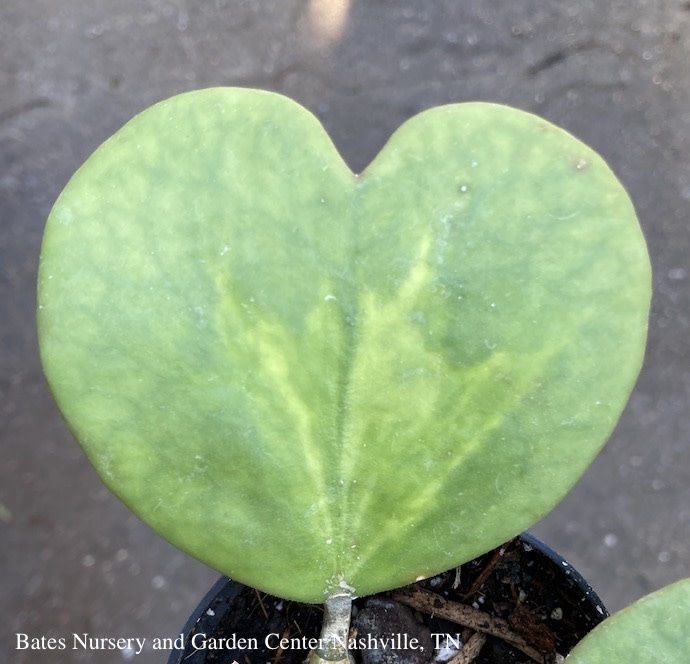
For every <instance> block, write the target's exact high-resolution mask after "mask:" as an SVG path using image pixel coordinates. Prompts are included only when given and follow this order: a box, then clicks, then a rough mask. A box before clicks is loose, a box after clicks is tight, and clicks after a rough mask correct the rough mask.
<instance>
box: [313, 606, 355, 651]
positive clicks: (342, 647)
mask: <svg viewBox="0 0 690 664" xmlns="http://www.w3.org/2000/svg"><path fill="white" fill-rule="evenodd" d="M351 615H352V595H349V594H347V593H339V594H337V595H330V596H329V597H327V598H326V601H325V602H324V615H323V625H322V626H321V637H320V639H319V647H318V648H316V649H315V650H312V651H310V652H309V656H308V657H307V660H306V662H307V664H323V663H324V662H328V663H332V662H347V661H348V660H349V654H348V651H347V640H348V635H349V632H350V616H351Z"/></svg>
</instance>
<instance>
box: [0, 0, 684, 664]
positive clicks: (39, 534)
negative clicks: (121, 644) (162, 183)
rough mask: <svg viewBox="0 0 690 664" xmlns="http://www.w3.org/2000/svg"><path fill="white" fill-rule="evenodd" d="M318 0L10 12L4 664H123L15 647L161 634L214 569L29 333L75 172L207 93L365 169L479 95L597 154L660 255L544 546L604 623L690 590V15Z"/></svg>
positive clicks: (0, 611) (2, 209) (5, 48)
mask: <svg viewBox="0 0 690 664" xmlns="http://www.w3.org/2000/svg"><path fill="white" fill-rule="evenodd" d="M326 4H327V5H328V7H330V13H329V12H324V11H323V7H321V5H323V3H320V2H317V1H316V0H313V1H306V0H302V1H300V0H276V1H274V2H269V1H268V0H266V1H264V0H236V1H234V0H196V1H194V2H192V1H191V0H89V2H78V1H76V0H31V1H30V2H27V1H26V0H3V1H2V4H0V664H4V663H5V662H7V663H9V662H14V663H17V664H24V663H26V662H32V663H33V662H39V663H40V662H61V663H62V662H64V663H66V664H70V663H72V662H85V661H89V662H97V663H98V664H114V663H116V662H122V661H124V659H125V658H124V657H123V653H120V652H107V651H106V652H90V653H89V652H83V651H79V650H77V651H72V650H65V651H61V652H58V653H56V652H45V651H44V652H27V651H16V650H15V636H14V634H15V633H16V632H23V633H28V634H29V635H31V636H38V637H40V636H46V637H50V636H54V637H58V636H64V635H71V634H72V633H83V632H90V633H92V634H98V635H101V636H145V637H148V638H149V642H150V640H151V638H152V637H154V636H174V635H175V634H176V633H177V632H178V630H179V628H180V627H181V625H182V624H183V622H184V620H185V618H186V616H187V614H188V613H189V611H190V610H191V609H192V607H193V606H195V604H196V602H197V601H198V599H199V598H200V597H201V595H202V594H203V593H204V592H205V590H206V589H207V587H208V586H209V585H210V584H211V582H212V581H213V580H214V579H215V578H216V576H217V574H216V573H215V572H213V571H212V570H209V569H207V568H205V567H204V566H203V565H201V564H199V563H197V562H195V561H193V560H191V559H189V558H187V557H186V556H184V555H183V554H181V553H179V552H177V551H176V550H175V549H173V548H172V547H171V546H169V545H168V544H166V543H165V542H163V541H162V540H161V539H160V538H158V536H156V535H155V534H153V533H152V532H151V531H150V530H149V529H148V528H147V527H146V526H144V525H142V524H141V523H140V522H138V521H137V520H136V519H135V518H134V517H133V516H131V515H130V514H129V513H128V512H127V510H126V509H125V508H124V507H122V506H121V505H120V504H119V503H118V501H117V500H116V499H115V498H113V497H112V496H111V495H110V494H109V493H108V492H107V491H106V490H105V489H104V488H103V487H102V485H101V483H100V480H99V479H98V478H97V477H96V476H95V473H94V472H93V471H92V469H91V468H90V466H89V464H88V462H87V461H86V460H85V458H84V456H83V455H82V453H81V451H80V450H79V448H78V446H77V445H76V443H74V441H73V440H72V438H71V436H70V434H69V433H68V431H67V430H66V428H65V426H64V424H63V422H62V420H61V419H60V416H59V414H58V412H57V410H56V408H55V406H54V404H53V402H52V399H51V397H50V395H49V393H48V391H47V388H46V385H45V383H44V381H43V378H42V374H41V369H40V364H39V360H38V354H37V349H36V334H35V331H34V301H35V296H34V290H35V287H34V282H35V272H36V266H37V258H38V252H39V243H40V238H41V233H42V229H43V223H44V220H45V218H46V216H47V214H48V212H49V210H50V207H51V205H52V203H53V201H54V199H55V197H56V196H57V194H58V193H59V191H60V190H61V188H62V187H63V186H64V184H65V183H66V181H67V179H68V178H69V176H70V175H71V174H72V172H73V171H74V170H75V169H76V168H77V167H78V166H79V165H80V163H81V162H82V161H83V160H84V159H85V158H86V157H87V156H88V155H89V154H90V153H91V152H92V151H93V150H94V149H95V148H96V147H97V146H98V144H99V143H100V142H102V141H103V140H104V139H105V138H107V137H108V136H109V135H110V134H111V133H112V132H113V131H115V130H116V129H117V128H118V127H119V126H121V125H122V124H123V123H124V122H125V121H126V120H128V119H129V118H130V117H131V116H132V115H133V114H135V113H136V112H138V111H140V110H142V109H143V108H145V107H146V106H148V105H149V104H151V103H153V102H155V101H158V100H160V99H162V98H165V97H168V96H170V95H173V94H175V93H178V92H182V91H185V90H189V89H193V88H198V87H205V86H210V85H243V86H253V87H260V88H265V89H270V90H275V91H278V92H282V93H285V94H287V95H289V96H291V97H293V98H295V99H296V100H297V101H299V102H300V103H302V104H303V105H305V106H306V107H308V108H309V109H311V110H312V111H313V112H315V113H316V115H317V116H318V117H319V118H321V120H322V121H323V123H324V124H325V126H326V128H327V129H328V130H329V132H330V133H331V135H332V137H333V139H334V141H335V143H336V145H337V146H338V147H339V148H340V150H341V152H342V153H343V155H344V157H345V158H346V160H347V161H348V162H349V163H350V165H351V166H352V167H353V169H355V170H361V169H362V168H363V167H364V166H365V165H366V164H367V163H368V162H369V161H370V160H371V158H372V157H373V156H374V155H375V154H376V153H377V152H378V150H379V149H380V148H381V146H382V145H383V143H384V142H385V140H386V138H387V137H388V136H389V135H390V134H391V132H392V131H393V130H394V129H395V128H396V127H397V126H398V125H399V124H400V123H401V122H402V121H404V120H405V119H406V118H408V117H409V116H411V115H413V114H414V113H416V112H418V111H420V110H422V109H425V108H428V107H431V106H434V105H437V104H441V103H446V102H452V101H466V100H474V99H480V100H488V101H495V102H502V103H508V104H511V105H514V106H517V107H520V108H523V109H526V110H529V111H533V112H536V113H538V114H540V115H543V116H544V117H546V118H547V119H549V120H551V121H553V122H555V123H557V124H559V125H561V126H563V127H565V128H567V129H568V130H570V131H571V132H573V133H574V134H576V135H577V136H578V137H580V138H581V139H582V140H584V141H585V142H587V143H589V144H590V145H592V146H593V147H594V148H595V149H597V150H598V151H600V152H601V153H602V154H603V156H604V157H605V158H606V159H607V160H608V161H609V163H610V164H611V166H612V167H613V169H614V170H615V171H616V172H617V174H618V175H619V177H620V178H621V179H622V181H623V182H624V184H625V185H626V186H627V187H628V189H629V191H630V194H631V196H632V198H633V200H634V202H635V204H636V207H637V210H638V213H639V216H640V219H641V223H642V225H643V228H644V231H645V233H646V236H647V239H648V242H649V248H650V252H651V257H652V264H653V268H654V288H655V298H654V302H653V311H652V317H651V321H650V337H649V347H648V353H647V360H646V364H645V367H644V370H643V373H642V376H641V378H640V381H639V383H638V385H637V388H636V389H635V392H634V394H633V396H632V398H631V401H630V404H629V407H628V408H627V410H626V412H625V414H624V416H623V418H622V420H621V422H620V425H619V427H618V428H617V430H616V432H615V435H614V436H613V438H612V440H611V441H610V443H609V445H608V446H607V447H606V448H605V451H604V452H603V453H602V455H601V456H600V457H599V459H598V460H597V461H596V462H595V463H594V464H593V466H592V467H591V469H590V471H589V472H588V474H587V475H586V476H585V478H584V479H583V480H582V481H581V482H580V484H579V485H578V486H577V487H576V488H575V490H574V491H573V492H572V493H571V494H570V495H569V496H568V497H567V498H566V499H565V501H563V503H562V504H561V505H560V506H559V507H558V508H557V509H556V510H555V512H554V513H553V514H552V515H550V516H549V517H548V518H547V519H546V520H545V521H544V522H542V523H541V524H539V525H538V526H537V527H536V528H535V529H534V532H535V533H536V534H538V535H539V536H541V537H542V538H543V539H545V540H546V541H548V542H549V543H550V544H551V545H552V546H554V547H555V548H556V549H558V550H559V551H560V552H561V553H563V554H564V555H565V556H566V557H567V558H568V559H569V560H570V561H571V562H572V563H573V564H574V565H575V566H576V567H577V568H579V570H580V571H581V572H582V573H583V574H584V575H585V576H586V577H587V578H588V579H589V580H590V581H591V583H592V584H593V585H594V587H595V588H596V589H597V590H598V592H599V593H600V595H601V596H602V598H603V600H604V602H605V603H607V604H608V606H609V607H610V608H611V609H614V610H616V609H619V608H621V607H622V606H624V605H626V604H628V603H629V602H631V601H633V600H635V599H636V598H638V597H640V596H642V595H643V594H645V593H647V592H649V591H651V590H654V589H656V588H658V587H660V586H662V585H664V584H666V583H669V582H671V581H674V580H676V579H678V578H681V577H684V576H690V450H689V449H688V441H689V440H690V412H689V410H690V408H689V406H690V404H689V401H690V351H689V342H688V338H689V337H690V223H689V218H690V156H688V155H690V85H689V83H690V69H689V68H688V66H687V63H688V61H689V60H690V3H687V2H680V1H679V0H668V1H665V2H664V1H662V0H614V1H613V2H611V1H608V2H603V1H598V0H573V1H568V2H566V1H556V2H542V1H538V0H512V1H511V2H498V0H467V1H463V2H460V1H459V0H457V1H455V0H428V1H427V2H423V1H422V0H368V1H366V0H352V2H347V1H346V0H330V2H329V3H326ZM320 7H321V10H320ZM202 527H203V524H200V528H202ZM124 655H126V653H124ZM165 659H166V656H165V654H164V653H161V652H155V651H146V652H145V653H144V654H142V655H140V656H138V657H136V659H135V661H137V662H141V663H146V664H148V663H149V662H150V663H152V664H153V663H156V662H158V663H162V662H164V661H165Z"/></svg>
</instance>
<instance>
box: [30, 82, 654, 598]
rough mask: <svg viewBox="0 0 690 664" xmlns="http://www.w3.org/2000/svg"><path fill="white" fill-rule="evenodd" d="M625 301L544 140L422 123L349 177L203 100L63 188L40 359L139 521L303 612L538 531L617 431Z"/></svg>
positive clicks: (630, 232) (606, 239)
mask: <svg viewBox="0 0 690 664" xmlns="http://www.w3.org/2000/svg"><path fill="white" fill-rule="evenodd" d="M649 281H650V279H649V266H648V260H647V254H646V248H645V244H644V240H643V238H642V235H641V233H640V229H639V226H638V224H637V221H636V218H635V214H634V211H633V208H632V206H631V204H630V201H629V199H628V197H627V195H626V194H625V192H624V190H623V189H622V187H621V186H620V184H619V183H618V182H617V180H616V179H615V177H614V176H613V175H612V174H611V172H610V170H609V169H608V168H607V166H606V165H605V164H604V163H603V162H602V160H601V159H600V158H599V157H598V156H597V155H595V154H594V153H593V152H592V151H591V150H589V149H588V148H586V147H585V146H583V145H582V144H581V143H580V142H578V141H577V140H575V139H574V138H573V137H572V136H570V135H568V134H566V133H565V132H563V131H561V130H559V129H557V128H555V127H553V126H552V125H550V124H548V123H546V122H545V121H543V120H541V119H539V118H536V117H534V116H532V115H529V114H526V113H523V112H520V111H517V110H514V109H509V108H505V107H501V106H496V105H490V104H481V103H473V104H461V105H451V106H445V107H440V108H436V109H433V110H431V111H428V112H425V113H422V114H421V115H419V116H417V117H415V118H413V119H412V120H410V121H409V122H407V123H406V124H405V125H404V126H403V127H401V128H400V129H399V130H398V131H397V132H396V134H395V135H394V136H393V137H392V138H391V140H390V142H389V143H388V145H387V146H386V147H385V148H384V149H383V151H382V152H381V154H380V155H379V156H378V157H377V158H376V159H375V161H374V162H373V163H372V164H371V165H370V166H369V167H368V168H367V169H366V171H365V172H364V173H363V174H362V175H360V176H355V175H353V174H352V173H351V171H350V170H349V169H348V168H347V166H346V165H345V164H344V162H343V161H342V159H341V158H340V156H339V155H338V153H337V151H336V150H335V148H334V147H333V145H332V143H331V142H330V140H329V138H328V136H327V135H326V133H325V132H324V130H323V128H322V127H321V125H320V124H319V123H318V121H317V120H316V119H315V118H314V117H313V116H312V115H310V114H309V113H308V112H307V111H305V110H304V109H303V108H302V107H300V106H298V105H296V104H295V103H294V102H291V101H289V100H287V99H286V98H284V97H281V96H279V95H275V94H271V93H266V92H259V91H255V90H245V89H209V90H203V91H199V92H194V93H188V94H184V95H181V96H178V97H175V98H173V99H170V100H168V101H165V102H163V103H160V104H158V105H156V106H154V107H152V108H151V109H149V110H147V111H145V112H144V113H142V114H141V115H140V116H138V117H137V118H135V119H134V120H132V121H131V122H130V123H129V124H127V125H126V126H125V127H124V128H123V129H122V130H121V131H119V132H118V133H117V134H116V135H115V136H114V137H113V138H111V139H110V140H109V141H107V142H106V143H105V144H104V145H103V146H102V147H101V148H100V149H99V150H98V151H97V152H96V153H95V154H94V155H93V156H92V157H91V158H90V159H89V160H88V161H87V163H86V164H85V165H84V166H83V167H82V168H81V169H80V170H79V171H78V173H77V174H76V175H75V176H74V178H73V179H72V180H71V181H70V183H69V184H68V186H67V187H66V189H65V191H64V192H63V193H62V195H61V196H60V198H59V200H58V201H57V203H56V204H55V207H54V209H53V211H52V213H51V215H50V219H49V221H48V225H47V229H46V233H45V238H44V245H43V252H42V257H41V267H40V275H39V305H40V310H39V328H40V341H41V350H42V357H43V361H44V365H45V370H46V374H47V376H48V379H49V382H50V384H51V386H52V389H53V391H54V393H55V396H56V399H57V401H58V404H59V406H60V408H61V410H62V411H63V413H64V415H65V417H66V419H67V421H68V423H69V424H70V426H71V428H72V430H73V431H74V434H75V436H76V437H77V439H78V440H79V441H80V442H81V444H82V445H83V447H84V449H85V450H86V452H87V454H88V455H89V457H90V459H91V461H92V462H93V463H94V465H95V466H96V468H97V469H98V471H99V473H100V474H101V476H102V477H103V479H104V480H105V482H106V483H107V484H108V485H109V486H110V487H111V488H112V490H113V491H115V492H116V493H117V494H118V495H119V496H120V497H121V498H122V499H123V500H124V501H125V502H126V503H127V504H128V505H129V506H130V507H131V508H132V509H133V510H134V511H135V512H136V513H137V514H139V515H140V516H141V518H143V519H144V520H145V521H146V522H148V523H149V524H150V525H151V526H153V527H154V528H155V529H156V530H157V531H159V532H160V533H161V534H162V535H164V536H165V537H167V538H168V539H169V540H170V541H172V542H173V543H175V544H176V545H178V546H179V547H180V548H182V549H184V550H185V551H188V552H189V553H191V554H193V555H194V556H196V557H198V558H200V559H202V560H204V561H206V562H207V563H209V564H210V565H212V566H214V567H216V568H218V569H220V570H222V571H223V572H225V573H227V574H228V575H230V576H232V577H234V578H236V579H238V580H241V581H243V582H245V583H248V584H250V585H254V586H256V587H258V588H260V589H263V590H266V591H268V592H271V593H273V594H276V595H281V596H285V597H289V598H295V599H300V600H306V601H314V602H317V601H321V600H322V599H323V597H324V594H326V593H329V592H331V591H332V590H333V589H334V588H336V589H337V588H338V587H348V588H352V589H354V590H353V592H355V593H357V594H360V595H361V594H366V593H372V592H376V591H379V590H382V589H384V588H388V587H394V586H397V585H401V584H405V583H408V582H410V581H413V580H414V579H415V578H417V577H419V576H426V575H430V574H433V573H437V572H439V571H441V570H443V569H447V568H450V567H452V566H454V565H456V564H459V563H461V562H463V561H466V560H468V559H471V558H472V557H474V556H475V555H477V554H479V553H481V552H483V551H485V550H487V549H490V548H491V547H493V546H496V545H498V544H499V543H501V542H502V541H505V540H507V539H508V538H510V537H511V536H513V535H514V534H516V533H517V532H519V531H521V530H522V529H524V528H526V527H528V526H529V525H531V524H533V523H534V522H535V521H537V520H538V519H539V518H541V517H542V516H543V515H544V514H545V513H546V512H548V511H549V510H550V509H551V508H552V507H553V506H554V505H555V504H556V503H557V502H558V501H559V500H560V499H561V498H562V497H563V496H564V495H565V493H566V492H567V491H568V490H569V488H570V487H571V486H572V484H573V483H574V482H575V481H576V480H577V478H578V477H579V476H580V475H581V474H582V472H583V471H584V470H585V468H586V467H587V465H588V464H589V463H590V462H591V460H592V459H593V457H594V456H595V454H596V453H597V452H598V450H599V449H600V447H601V445H602V444H603V443H604V441H605V440H606V438H607V437H608V436H609V434H610V432H611V430H612V428H613V427H614V425H615V423H616V421H617V419H618V417H619V414H620V412H621V410H622V408H623V406H624V404H625V402H626V399H627V397H628V394H629V392H630V389H631V386H632V384H633V382H634V380H635V378H636V376H637V373H638V371H639V367H640V363H641V359H642V354H643V347H644V343H645V334H646V318H647V312H648V306H649V288H650V286H649Z"/></svg>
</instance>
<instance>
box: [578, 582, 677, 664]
mask: <svg viewBox="0 0 690 664" xmlns="http://www.w3.org/2000/svg"><path fill="white" fill-rule="evenodd" d="M689 615H690V579H685V580H683V581H678V582H677V583H674V584H672V585H670V586H666V587H665V588H662V589H661V590H658V591H657V592H655V593H652V594H651V595H647V596H646V597H643V598H642V599H641V600H639V601H637V602H635V604H632V605H631V606H629V607H627V608H626V609H624V610H623V611H620V612H619V613H617V614H616V615H614V616H612V617H611V618H607V619H606V620H605V621H604V622H602V623H600V624H599V625H597V627H595V628H594V629H593V630H592V631H591V632H590V633H589V634H588V635H587V636H586V637H585V638H584V639H583V640H582V641H580V643H578V644H577V646H575V648H573V650H572V651H571V652H570V654H569V655H568V657H566V659H565V661H566V664H629V663H630V662H635V664H681V662H687V660H688V653H690V632H689V631H688V616H689Z"/></svg>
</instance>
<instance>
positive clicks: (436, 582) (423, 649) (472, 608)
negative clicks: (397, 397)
mask: <svg viewBox="0 0 690 664" xmlns="http://www.w3.org/2000/svg"><path fill="white" fill-rule="evenodd" d="M430 593H433V594H430ZM420 600H421V601H422V604H423V603H424V602H426V601H427V600H428V601H430V602H431V604H430V606H433V607H434V608H431V609H429V608H428V607H427V608H426V609H425V608H424V606H423V605H422V604H420V603H419V602H420ZM457 605H462V606H464V607H469V608H466V609H465V608H463V609H461V611H462V612H463V613H468V612H469V613H470V614H471V616H474V617H471V621H474V623H476V624H475V629H478V630H479V633H480V635H481V634H482V633H483V631H484V630H485V629H488V630H489V631H490V632H491V631H492V630H493V631H495V630H496V629H497V628H500V629H498V631H499V632H500V634H494V635H491V634H489V635H488V636H486V637H484V636H478V637H475V643H474V645H475V646H476V645H477V644H478V643H479V645H480V650H479V654H478V655H477V656H476V657H475V658H474V659H473V660H472V661H473V662H474V663H475V664H498V663H500V664H523V663H524V664H527V663H529V664H533V662H534V661H542V662H543V664H550V663H551V662H556V661H558V657H557V655H562V656H565V655H567V653H568V652H570V650H571V649H572V648H573V647H574V646H575V644H576V643H577V642H578V641H580V639H582V637H584V636H585V634H587V633H588V632H589V631H590V630H591V629H592V628H593V627H594V626H596V625H597V624H598V623H600V622H601V621H602V620H603V619H604V618H605V617H607V616H608V612H607V610H606V608H605V607H604V605H603V604H602V602H601V600H600V599H599V597H598V596H597V595H596V593H595V592H594V591H593V590H592V588H591V587H590V586H589V584H588V583H587V582H586V581H585V580H584V579H583V578H582V576H581V575H580V574H579V573H578V572H577V571H576V570H575V569H574V568H573V567H572V566H571V565H569V564H568V563H567V562H566V561H565V560H564V559H563V558H562V557H561V556H559V555H558V554H557V553H555V552H554V551H552V550H551V549H549V548H548V547H547V546H546V545H545V544H543V543H542V542H541V541H539V540H538V539H536V538H535V537H533V536H532V535H530V534H528V533H525V534H523V535H521V536H519V537H517V538H515V539H514V540H511V541H510V542H508V543H506V544H504V545H503V546H502V547H499V548H498V549H495V550H493V551H490V552H489V553H487V554H484V555H482V556H480V557H479V558H476V559H475V560H473V561H471V562H469V563H466V564H465V565H462V566H461V567H460V568H458V569H457V570H450V571H448V572H444V573H443V574H440V575H438V576H436V577H433V578H431V579H426V580H425V581H421V582H419V583H416V584H413V585H412V586H407V587H406V588H403V589H399V590H396V591H391V592H387V593H381V594H380V595H376V596H373V598H360V599H357V600H355V608H354V611H353V613H354V615H355V617H354V619H353V626H354V629H355V630H356V631H355V636H356V638H357V639H358V641H357V643H358V646H359V647H358V649H356V650H353V654H354V656H355V660H356V661H357V662H364V663H365V664H374V663H376V662H385V663H387V664H390V663H395V662H400V663H403V662H405V663H407V662H409V663H413V664H423V663H424V662H433V661H436V662H438V661H440V660H439V659H438V656H439V648H440V647H441V646H444V644H445V646H446V648H445V650H446V652H447V653H448V656H449V657H450V656H451V655H452V652H453V650H454V649H457V648H458V647H461V644H462V643H466V642H467V641H468V640H469V638H470V637H471V635H472V634H473V633H474V630H472V629H469V628H467V627H463V626H462V625H461V624H458V623H457V622H455V620H456V618H455V615H454V616H453V620H449V619H448V618H447V616H446V610H447V609H448V607H450V609H453V607H457ZM322 616H323V611H322V608H321V607H320V606H316V605H310V604H301V603H298V602H290V601H287V600H282V599H279V598H276V597H272V596H270V595H265V594H262V593H259V592H258V591H256V590H254V589H253V588H249V587H247V586H243V585H242V584H239V583H236V582H234V581H231V580H230V579H227V578H221V579H220V580H219V581H218V582H217V583H216V584H215V585H214V586H213V587H212V588H211V589H210V590H209V592H208V593H207V594H206V596H205V597H204V598H203V600H202V601H201V603H200V604H199V606H198V607H197V609H196V611H195V612H194V613H193V614H192V615H191V616H190V618H189V620H188V621H187V624H186V625H185V626H184V628H183V631H182V643H181V644H180V645H182V646H183V647H182V648H180V649H176V650H174V651H173V652H172V653H171V655H170V658H169V660H168V664H214V663H215V664H226V663H227V664H230V663H231V662H238V663H240V664H265V663H266V662H276V663H279V664H291V663H297V662H300V663H301V662H303V661H304V659H305V657H306V656H307V654H308V651H309V649H310V647H313V646H312V645H311V644H310V640H316V639H317V638H318V636H319V633H320V628H321V620H322ZM477 617H478V618H479V619H478V621H477V620H476V618H477ZM377 630H378V633H377ZM501 630H505V631H506V636H502V635H501V634H502V632H501ZM396 635H399V636H397V637H396ZM389 637H390V638H393V637H396V638H393V640H388V641H386V639H388V638H389ZM413 639H414V641H413ZM525 644H526V645H525ZM283 646H284V647H283ZM372 648H374V649H379V648H380V649H381V652H384V653H385V651H386V649H387V650H388V654H386V655H385V656H383V657H381V653H380V652H378V653H374V652H373V651H372V650H371V649H372ZM526 653H528V654H526ZM535 653H536V654H535ZM377 654H378V657H376V656H375V655H377ZM537 657H540V658H541V659H536V658H537Z"/></svg>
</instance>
